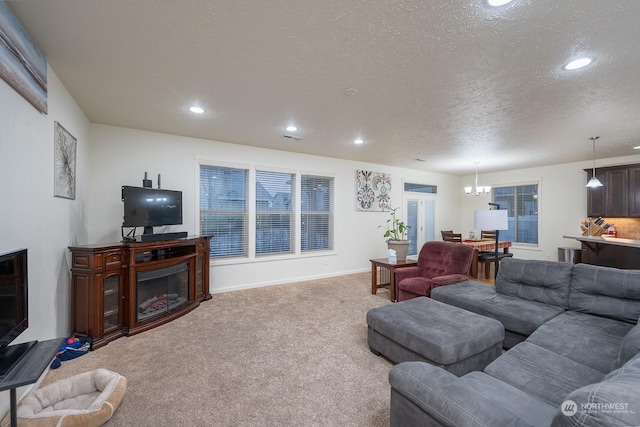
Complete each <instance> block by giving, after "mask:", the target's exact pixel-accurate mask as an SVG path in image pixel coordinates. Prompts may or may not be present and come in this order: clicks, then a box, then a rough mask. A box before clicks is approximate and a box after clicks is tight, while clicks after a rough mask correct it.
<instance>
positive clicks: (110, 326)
mask: <svg viewBox="0 0 640 427" xmlns="http://www.w3.org/2000/svg"><path fill="white" fill-rule="evenodd" d="M210 239H211V237H210V236H192V237H187V238H184V239H173V240H163V241H157V242H121V243H113V244H105V245H86V246H73V247H70V248H69V250H70V251H71V257H72V266H71V278H72V328H73V331H74V334H75V335H78V336H88V337H91V339H92V342H93V344H92V349H96V348H99V347H102V346H103V345H106V344H108V343H109V342H110V341H113V340H114V339H117V338H119V337H121V336H129V335H134V334H137V333H140V332H143V331H146V330H149V329H152V328H155V327H156V326H160V325H162V324H164V323H167V322H170V321H171V320H174V319H176V318H178V317H180V316H183V315H184V314H186V313H188V312H189V311H191V310H193V309H194V308H196V307H198V305H200V302H202V301H205V300H208V299H211V294H210V293H209V253H210V249H209V248H210Z"/></svg>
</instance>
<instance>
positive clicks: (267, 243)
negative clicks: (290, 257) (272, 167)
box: [256, 170, 296, 256]
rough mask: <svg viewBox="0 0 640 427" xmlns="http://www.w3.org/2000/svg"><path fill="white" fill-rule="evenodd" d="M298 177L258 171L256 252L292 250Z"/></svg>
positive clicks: (286, 251) (269, 252)
mask: <svg viewBox="0 0 640 427" xmlns="http://www.w3.org/2000/svg"><path fill="white" fill-rule="evenodd" d="M295 177H296V176H295V175H294V174H291V173H281V172H268V171H261V170H258V171H256V256H260V255H272V254H282V253H292V252H293V238H294V233H292V230H293V211H292V206H293V203H292V202H293V197H292V194H293V190H292V189H295Z"/></svg>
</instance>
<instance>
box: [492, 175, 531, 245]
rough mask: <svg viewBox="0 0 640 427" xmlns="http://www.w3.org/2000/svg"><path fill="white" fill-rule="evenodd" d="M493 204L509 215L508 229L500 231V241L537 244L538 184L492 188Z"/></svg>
mask: <svg viewBox="0 0 640 427" xmlns="http://www.w3.org/2000/svg"><path fill="white" fill-rule="evenodd" d="M492 191H493V202H494V203H497V204H498V205H499V206H500V209H506V210H507V211H508V212H509V213H508V216H509V229H508V230H504V231H500V238H501V239H502V240H510V241H512V242H514V243H524V244H531V245H537V244H538V184H529V185H518V186H512V187H494V188H493V190H492Z"/></svg>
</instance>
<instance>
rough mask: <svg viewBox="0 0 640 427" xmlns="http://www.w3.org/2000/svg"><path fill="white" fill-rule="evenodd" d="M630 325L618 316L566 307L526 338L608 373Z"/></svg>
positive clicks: (528, 340)
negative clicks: (569, 309)
mask: <svg viewBox="0 0 640 427" xmlns="http://www.w3.org/2000/svg"><path fill="white" fill-rule="evenodd" d="M631 328H632V325H630V324H628V323H626V322H621V321H619V320H613V319H607V318H606V317H600V316H593V315H590V314H584V313H577V312H575V311H567V312H564V313H562V314H560V315H559V316H557V317H554V318H553V319H551V320H549V321H548V322H546V323H545V324H544V325H542V326H540V327H539V328H538V329H537V330H536V331H535V332H534V333H533V334H531V336H530V337H529V338H527V342H530V343H532V344H535V345H537V346H540V347H543V348H546V349H547V350H551V351H552V352H554V353H557V354H560V355H562V356H565V357H567V358H569V359H571V360H574V361H576V362H578V363H581V364H583V365H586V366H589V367H590V368H593V369H596V370H598V371H600V372H602V373H604V374H608V373H609V372H611V369H612V366H613V363H614V361H615V360H616V359H617V358H618V356H619V353H620V345H621V344H622V342H623V338H624V336H625V334H627V332H629V330H630V329H631ZM587 349H589V350H590V349H597V351H586V350H587ZM627 360H628V359H627Z"/></svg>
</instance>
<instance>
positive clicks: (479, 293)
mask: <svg viewBox="0 0 640 427" xmlns="http://www.w3.org/2000/svg"><path fill="white" fill-rule="evenodd" d="M500 271H502V270H500ZM431 298H433V299H434V300H437V301H442V302H444V303H447V304H450V305H455V306H456V307H460V308H464V309H465V310H469V311H473V312H474V313H478V314H482V315H483V316H488V317H492V318H494V319H496V320H499V321H500V322H502V324H503V325H504V326H505V329H508V330H509V331H513V332H517V333H519V334H522V335H525V336H529V335H531V334H532V333H533V331H535V330H536V329H537V328H538V327H539V326H540V325H542V324H543V323H544V322H546V321H548V320H549V319H552V318H554V317H556V316H557V315H558V314H560V313H563V312H564V309H563V308H561V307H557V306H553V305H548V304H542V303H539V302H535V301H529V300H523V299H521V298H518V297H513V296H509V295H503V294H498V293H497V292H496V290H495V288H494V287H493V286H490V285H486V284H484V283H480V282H476V281H473V280H468V281H466V282H461V283H455V284H453V285H447V286H441V287H438V288H435V289H432V290H431Z"/></svg>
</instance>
